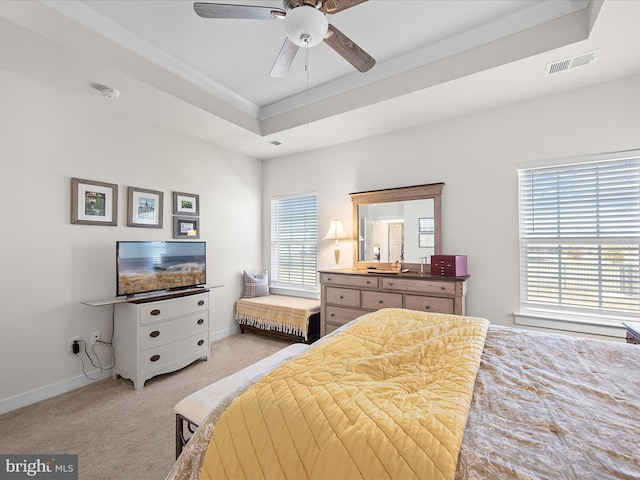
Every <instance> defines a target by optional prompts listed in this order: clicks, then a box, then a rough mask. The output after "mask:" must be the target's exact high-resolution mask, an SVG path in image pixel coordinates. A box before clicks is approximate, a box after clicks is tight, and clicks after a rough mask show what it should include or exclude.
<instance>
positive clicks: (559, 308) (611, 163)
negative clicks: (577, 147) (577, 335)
mask: <svg viewBox="0 0 640 480" xmlns="http://www.w3.org/2000/svg"><path fill="white" fill-rule="evenodd" d="M519 192H520V272H521V273H520V277H521V287H520V292H521V309H522V311H525V312H526V311H531V310H542V311H547V312H557V313H561V314H565V315H570V316H575V317H576V318H578V317H584V316H589V317H594V316H597V317H598V318H599V320H602V321H604V322H605V323H606V322H607V321H609V322H616V321H617V322H618V323H619V319H620V318H622V319H624V318H628V317H630V318H637V316H638V313H640V283H639V266H640V152H638V151H636V152H626V153H620V154H615V155H606V156H601V157H597V158H593V159H583V160H582V161H578V162H572V163H569V164H563V165H554V166H544V167H538V168H520V169H519ZM607 319H608V320H607ZM616 319H618V320H616Z"/></svg>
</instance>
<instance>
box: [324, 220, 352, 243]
mask: <svg viewBox="0 0 640 480" xmlns="http://www.w3.org/2000/svg"><path fill="white" fill-rule="evenodd" d="M342 238H348V237H347V234H346V233H344V228H343V227H342V222H341V221H340V220H331V223H330V224H329V231H328V232H327V234H326V235H325V236H324V238H323V240H340V239H342Z"/></svg>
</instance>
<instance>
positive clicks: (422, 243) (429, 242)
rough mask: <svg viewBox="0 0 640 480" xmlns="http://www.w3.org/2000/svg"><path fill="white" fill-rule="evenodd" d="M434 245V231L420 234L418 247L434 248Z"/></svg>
mask: <svg viewBox="0 0 640 480" xmlns="http://www.w3.org/2000/svg"><path fill="white" fill-rule="evenodd" d="M434 245H435V239H434V236H433V233H419V234H418V248H433V247H434Z"/></svg>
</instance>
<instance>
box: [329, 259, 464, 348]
mask: <svg viewBox="0 0 640 480" xmlns="http://www.w3.org/2000/svg"><path fill="white" fill-rule="evenodd" d="M466 279H467V277H465V278H461V277H460V278H458V277H455V278H454V277H432V276H431V275H429V274H424V275H420V274H417V273H400V274H379V273H368V272H366V271H354V270H323V271H320V284H321V298H320V300H321V320H320V322H321V328H320V335H321V336H324V335H326V334H327V333H331V332H332V331H333V330H335V329H336V328H338V327H340V326H342V325H344V324H345V323H347V322H349V321H351V320H353V319H354V318H357V317H359V316H360V315H364V314H365V313H369V312H373V311H375V310H379V309H381V308H408V309H411V310H420V311H424V312H438V313H453V314H455V315H465V295H466V288H467V282H466Z"/></svg>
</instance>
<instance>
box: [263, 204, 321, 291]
mask: <svg viewBox="0 0 640 480" xmlns="http://www.w3.org/2000/svg"><path fill="white" fill-rule="evenodd" d="M296 200H298V201H300V202H309V201H312V202H311V203H312V204H313V205H312V209H313V213H312V214H311V218H308V219H303V220H302V225H298V228H302V229H303V230H304V232H303V233H302V238H301V237H300V233H301V232H298V233H293V235H294V237H295V238H291V237H290V238H288V239H287V238H286V236H287V235H286V234H285V235H284V236H280V238H278V232H277V230H278V229H279V225H280V222H279V220H278V217H276V215H277V213H276V212H275V210H274V208H275V207H276V205H280V207H279V208H281V207H282V203H283V202H287V201H296ZM297 208H301V209H302V210H299V211H298V212H297V213H298V214H299V213H304V212H303V210H304V209H305V208H308V206H303V205H299V206H298V207H297ZM269 209H270V219H271V222H270V229H271V231H270V233H269V238H270V252H269V254H270V259H271V275H270V278H269V282H270V289H272V290H273V291H274V292H275V293H288V294H294V295H295V294H296V293H299V294H301V295H304V294H309V293H312V294H317V293H318V292H319V281H318V194H317V193H316V192H307V193H298V194H290V195H279V196H273V197H271V199H270V205H269ZM279 213H280V216H281V214H282V213H283V212H282V211H280V212H279ZM309 222H310V223H311V231H309ZM281 247H285V248H286V247H289V248H290V247H294V248H299V247H301V248H302V249H303V251H305V249H306V251H311V252H312V257H313V265H312V266H310V265H305V263H306V261H305V260H304V259H303V260H302V261H298V262H297V264H295V262H294V267H293V272H292V271H291V270H292V266H291V262H289V263H288V264H286V263H285V264H283V263H282V262H281V261H279V260H278V259H279V258H281V257H282V253H279V252H278V249H279V248H281ZM304 255H305V254H303V256H304ZM306 255H308V253H307V254H306ZM283 265H288V267H285V270H286V269H287V268H288V269H289V273H288V276H289V278H288V279H285V278H283V277H286V276H287V274H285V273H284V272H283ZM296 268H297V269H298V270H299V271H298V272H296V271H295V270H296ZM291 275H294V276H295V275H301V276H302V278H301V281H300V282H291V281H287V280H290V279H291ZM311 279H313V280H311Z"/></svg>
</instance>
